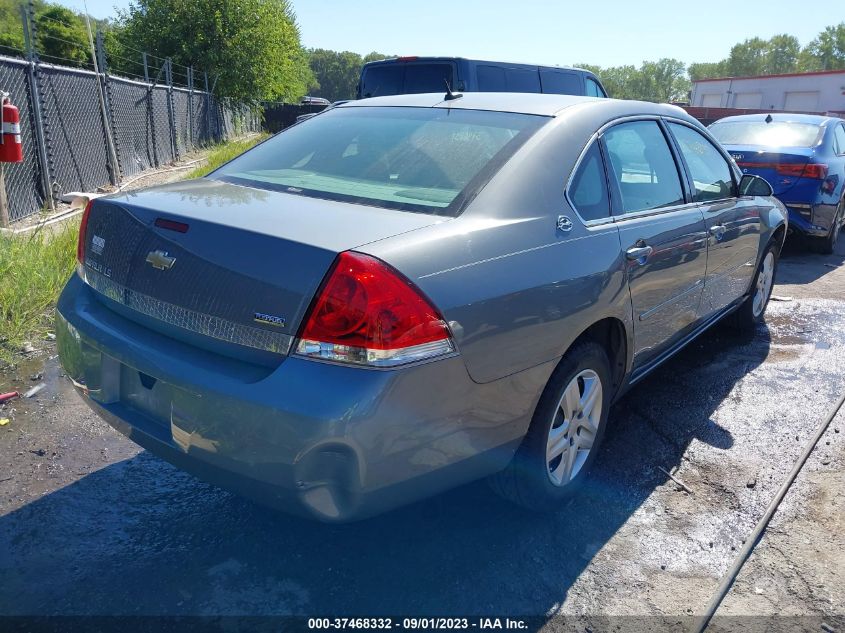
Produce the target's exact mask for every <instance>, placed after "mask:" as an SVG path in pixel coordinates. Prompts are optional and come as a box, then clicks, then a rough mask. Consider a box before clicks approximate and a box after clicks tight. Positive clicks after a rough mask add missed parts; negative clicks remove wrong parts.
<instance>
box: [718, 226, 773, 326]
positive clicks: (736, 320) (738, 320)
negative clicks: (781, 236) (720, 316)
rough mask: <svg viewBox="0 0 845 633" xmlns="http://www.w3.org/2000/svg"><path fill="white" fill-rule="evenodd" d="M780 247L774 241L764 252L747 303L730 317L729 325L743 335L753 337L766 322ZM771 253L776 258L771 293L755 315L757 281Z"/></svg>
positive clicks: (743, 303) (770, 287) (746, 299)
mask: <svg viewBox="0 0 845 633" xmlns="http://www.w3.org/2000/svg"><path fill="white" fill-rule="evenodd" d="M780 246H781V245H780V244H777V243H775V242H774V241H772V242H771V243H770V244H769V245H768V246H767V247H766V250H765V251H763V256H762V257H761V258H760V263H759V264H758V266H757V271H756V272H755V273H754V279H753V280H752V281H751V288H750V290H749V291H748V295H747V296H746V297H745V301H743V302H742V305H741V306H739V308H737V309H736V311H735V312H734V313H733V314H731V316H730V319H729V321H728V323H729V324H730V325H731V326H732V327H733V328H734V329H736V330H738V331H739V332H740V333H741V334H746V335H753V334H754V332H755V331H756V330H757V326H758V325H759V324H760V323H762V322H763V321H765V320H766V307H767V306H768V305H769V299H770V298H771V296H772V289H773V288H774V286H775V284H774V279H775V277H776V276H777V266H778V256H779V255H780ZM769 253H771V254H772V256H773V258H774V263H773V266H774V269H773V270H772V283H771V284H770V286H769V291H768V293H767V294H766V297H765V300H764V301H763V308H762V310H760V311H759V312H758V313H755V310H754V295H755V293H756V292H757V281H758V279H759V278H760V273H761V272H762V270H763V264H764V263H765V261H766V257H768V255H769Z"/></svg>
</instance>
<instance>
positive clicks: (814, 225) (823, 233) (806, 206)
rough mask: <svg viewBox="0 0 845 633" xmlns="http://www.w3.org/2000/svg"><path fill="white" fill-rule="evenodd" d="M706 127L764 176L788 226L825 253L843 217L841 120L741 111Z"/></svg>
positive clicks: (749, 170)
mask: <svg viewBox="0 0 845 633" xmlns="http://www.w3.org/2000/svg"><path fill="white" fill-rule="evenodd" d="M710 132H711V133H712V134H713V136H715V137H716V139H717V140H718V141H719V142H720V143H722V145H723V146H724V147H725V149H727V150H728V151H729V152H730V154H731V156H732V157H733V159H734V160H735V161H736V163H737V165H738V166H739V167H740V169H742V171H743V173H746V174H754V175H756V176H760V177H762V178H765V179H766V180H768V181H769V184H771V185H772V189H773V190H774V193H775V196H776V197H777V198H779V199H780V201H781V202H783V203H784V205H786V207H787V209H789V228H790V229H791V230H794V231H797V232H798V233H801V234H803V235H804V236H806V237H808V238H810V244H811V245H812V246H813V247H814V248H815V250H817V251H818V252H820V253H825V254H830V253H832V252H833V249H834V247H835V246H836V241H837V239H838V238H839V231H840V229H841V228H842V223H843V221H845V121H843V120H842V119H837V118H833V117H825V116H815V115H809V114H788V113H777V114H775V113H772V114H746V115H742V116H731V117H726V118H724V119H720V120H719V121H716V122H715V123H713V124H712V125H711V126H710Z"/></svg>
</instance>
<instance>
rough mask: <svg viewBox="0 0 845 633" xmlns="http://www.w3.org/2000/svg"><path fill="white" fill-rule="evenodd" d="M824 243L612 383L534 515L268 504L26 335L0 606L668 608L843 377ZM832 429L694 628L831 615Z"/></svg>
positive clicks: (838, 438)
mask: <svg viewBox="0 0 845 633" xmlns="http://www.w3.org/2000/svg"><path fill="white" fill-rule="evenodd" d="M839 247H840V248H839V253H838V254H837V255H833V256H830V257H823V256H820V255H813V254H806V253H804V252H803V251H801V250H800V249H797V248H795V247H794V246H793V247H792V248H788V249H787V252H786V253H785V255H784V257H783V259H782V260H781V266H780V270H779V272H778V278H777V281H778V282H779V283H778V285H777V286H776V288H775V291H774V292H775V294H776V295H781V296H783V297H787V298H791V300H789V301H773V302H772V303H771V304H770V307H769V315H770V316H769V319H768V321H767V325H766V326H765V327H761V328H760V329H759V331H758V333H757V336H756V338H754V339H753V340H752V341H743V340H739V339H737V338H736V337H735V336H734V335H732V334H731V333H730V332H729V331H728V330H726V329H724V328H721V327H717V328H715V329H714V330H712V331H711V332H709V333H707V334H705V335H704V336H702V337H701V338H700V339H699V340H698V341H696V342H694V343H693V344H692V345H691V346H690V347H689V348H688V349H686V350H685V351H684V352H682V353H681V354H679V355H678V356H677V357H676V358H675V359H673V360H672V361H670V362H669V363H668V364H667V365H665V366H664V367H663V368H662V369H660V370H658V371H657V372H655V373H654V374H653V375H652V376H651V377H650V378H649V379H647V380H646V381H645V382H644V383H642V384H641V385H639V386H638V387H637V388H635V389H634V390H632V391H631V392H630V394H629V395H628V396H626V397H625V398H624V399H623V401H621V402H620V403H618V404H617V405H616V406H615V408H614V411H613V412H612V413H611V417H612V422H613V424H612V426H611V428H610V429H609V431H608V435H607V437H606V443H605V445H604V447H603V450H602V453H601V455H600V457H599V460H598V462H597V468H596V471H595V474H594V476H593V478H592V480H591V482H590V485H589V486H588V489H587V491H586V494H585V495H584V496H583V497H582V498H579V499H578V500H576V501H575V502H573V503H572V504H571V505H570V507H569V508H568V509H567V510H566V511H565V512H563V513H561V514H558V515H555V516H536V515H531V514H527V513H525V512H523V511H520V510H518V509H516V508H513V507H511V506H510V505H508V504H506V503H505V502H503V501H500V500H499V499H498V498H496V497H495V496H493V495H492V493H490V492H488V489H487V487H486V485H485V484H483V482H482V483H479V484H473V485H471V486H468V487H465V488H462V489H460V490H456V491H453V492H451V493H448V494H446V495H443V496H440V497H437V498H434V499H431V500H429V501H425V502H422V503H418V504H416V505H413V506H411V507H408V508H405V509H401V510H398V511H395V512H393V513H391V514H388V515H384V516H381V517H377V518H374V519H371V520H368V521H365V522H362V523H358V524H353V525H347V526H325V525H319V524H314V523H310V522H304V521H301V520H298V519H294V518H290V517H286V516H283V515H278V514H274V513H272V512H270V511H267V510H265V509H263V508H261V507H259V506H256V505H253V504H252V503H250V502H247V501H244V500H242V499H239V498H237V497H234V496H232V495H230V494H228V493H226V492H223V491H220V490H218V489H216V488H213V487H211V486H208V485H206V484H203V483H201V482H199V481H197V480H196V479H194V478H192V477H191V476H189V475H186V474H184V473H182V472H180V471H178V470H176V469H174V468H172V467H171V466H169V465H168V464H166V463H164V462H162V461H160V460H159V459H158V458H156V457H154V456H152V455H150V454H148V453H146V452H144V451H142V450H140V449H139V448H138V447H136V446H135V445H134V444H132V443H131V442H129V441H128V440H126V439H125V438H123V437H122V436H121V435H119V434H118V433H117V432H116V431H113V430H112V429H111V428H110V427H108V426H107V425H106V424H105V423H104V422H101V421H100V420H99V419H98V418H97V417H95V416H94V415H93V414H91V413H90V411H89V409H88V408H87V406H86V405H85V404H84V403H83V402H82V400H81V399H80V398H79V397H78V396H77V395H76V394H75V393H74V392H73V391H72V390H71V388H70V386H69V384H68V382H67V381H66V380H65V379H64V378H63V377H62V376H61V369H60V368H59V367H58V365H57V361H56V359H55V357H54V354H55V351H54V350H52V349H50V348H49V347H48V348H47V349H46V350H44V351H43V352H42V354H41V355H40V356H39V357H38V358H35V359H30V360H28V361H26V362H24V363H22V364H21V365H20V367H19V368H18V369H17V370H16V371H14V372H11V373H7V374H5V375H3V374H0V392H3V391H8V389H7V387H12V388H24V389H25V388H27V387H28V386H29V385H31V384H35V383H34V382H31V381H30V375H31V374H38V373H41V372H44V374H45V376H44V378H43V380H45V381H46V385H47V386H46V388H45V389H44V390H43V391H41V392H40V393H39V394H38V396H36V397H35V398H33V399H31V400H26V401H20V400H18V401H15V402H13V403H11V404H10V405H6V406H5V407H2V406H0V418H2V417H7V418H10V420H11V422H10V423H9V424H8V425H6V426H5V427H1V428H0V578H2V579H3V582H2V587H0V613H2V614H12V615H28V614H80V615H90V614H95V615H97V614H104V615H114V614H145V615H150V614H168V615H193V614H202V615H275V614H308V615H313V614H317V613H319V614H332V615H364V616H372V615H377V614H391V615H394V616H405V615H425V614H428V615H448V614H461V615H470V614H471V615H487V614H490V615H496V616H505V615H522V616H541V617H542V620H541V622H546V624H547V625H548V628H550V629H557V628H561V627H562V626H563V623H569V624H571V623H572V622H576V623H579V626H580V630H584V627H585V626H587V627H593V628H594V629H595V630H606V629H607V628H613V629H616V630H621V629H628V628H631V627H630V625H631V624H632V623H633V622H634V621H635V620H631V619H628V620H624V619H616V616H652V617H653V616H660V617H661V619H660V622H661V623H662V624H663V625H665V626H667V627H669V626H685V625H686V624H689V622H690V616H691V615H692V614H697V613H701V612H702V610H703V608H704V606H705V605H706V604H707V602H708V600H709V598H710V596H711V594H712V593H713V591H714V590H715V588H716V585H717V583H718V581H719V578H720V576H721V575H722V574H723V573H724V572H725V570H727V569H728V567H729V566H730V564H731V562H732V561H733V559H734V557H735V556H736V554H737V551H738V549H739V548H740V547H741V546H742V543H743V539H745V537H746V535H747V534H748V533H749V532H750V531H751V529H752V528H753V526H754V525H755V523H756V522H757V520H758V519H759V517H760V516H761V515H762V514H763V512H764V509H765V507H766V505H767V504H768V503H769V501H770V500H771V499H772V497H773V496H774V494H775V492H776V491H777V489H778V487H779V486H780V485H781V483H782V481H783V480H784V479H785V477H786V475H787V473H788V472H789V471H790V469H791V468H792V465H793V463H794V461H795V459H796V458H797V456H798V455H799V453H800V452H801V450H802V448H803V446H804V444H805V443H806V441H807V439H808V438H809V437H810V436H811V435H812V434H813V433H814V431H815V429H816V427H817V425H818V424H819V422H820V420H821V419H822V418H823V416H824V415H825V414H826V413H827V412H828V411H829V409H830V408H831V405H832V404H833V403H834V401H835V400H836V398H837V396H838V395H839V394H840V393H841V392H842V391H843V389H845V354H843V349H845V337H844V336H843V333H845V267H843V266H842V265H841V264H842V263H843V261H845V240H840V244H839ZM843 439H845V414H840V415H839V416H837V418H836V419H835V420H834V422H833V424H832V425H831V427H830V428H829V430H828V432H827V433H826V434H825V436H824V437H823V438H822V440H821V442H820V443H819V446H818V447H817V449H816V451H814V453H813V455H812V456H811V457H810V460H809V462H808V463H807V465H806V467H805V468H804V470H803V471H802V473H801V474H800V475H799V477H798V480H797V481H796V484H795V485H794V486H793V488H792V489H791V491H790V492H789V494H788V495H787V497H786V499H785V501H784V504H783V505H782V506H781V508H780V510H779V511H778V513H777V514H776V516H775V518H774V521H773V523H772V525H771V527H770V529H769V530H768V531H767V532H766V534H765V535H764V537H763V539H762V541H761V542H760V544H759V545H758V546H757V548H756V550H755V552H754V554H753V555H752V557H751V559H750V560H749V562H748V563H747V564H746V566H745V568H744V569H743V571H742V573H741V574H740V576H739V578H738V580H737V582H736V584H735V585H734V587H733V589H732V590H731V593H730V594H729V595H728V597H727V599H726V600H725V602H724V603H723V605H722V607H721V609H720V610H719V616H720V618H719V619H718V620H716V621H715V622H714V630H717V629H719V628H720V627H725V626H733V625H734V624H736V622H737V621H736V620H731V619H730V618H728V617H726V616H740V615H741V616H758V617H757V619H752V620H748V621H747V622H746V624H748V625H749V626H750V625H751V624H752V623H755V622H756V623H757V624H759V625H765V626H772V625H773V624H776V623H777V622H780V623H784V622H786V621H785V620H778V621H771V620H768V619H766V618H768V617H769V616H773V615H778V614H780V615H790V616H796V617H802V616H803V617H804V618H806V619H795V620H789V621H788V622H789V623H790V625H795V626H798V627H799V628H800V629H801V630H814V631H820V630H827V631H828V633H829V631H833V630H839V631H845V476H843V473H845V451H843V446H845V442H844V441H843ZM661 468H662V469H665V470H666V471H670V472H672V473H673V474H674V475H675V476H676V477H677V478H679V479H681V480H682V481H683V482H684V483H685V484H686V485H687V486H688V487H689V488H690V489H691V490H692V494H689V493H687V492H685V491H683V490H681V489H680V488H679V487H678V486H677V485H676V484H675V483H674V482H673V481H672V480H670V479H669V478H668V477H667V476H666V474H664V473H663V472H662V471H661V470H660V469H661ZM556 615H564V616H574V617H573V618H559V617H555V616H556ZM603 618H609V619H607V620H604V619H603ZM638 621H639V622H641V623H643V626H645V627H647V628H650V629H651V630H654V629H655V628H659V627H656V626H655V622H657V620H653V619H648V618H646V619H643V620H638ZM597 622H598V623H599V624H598V625H596V623H597ZM602 622H604V623H605V624H606V625H607V626H606V627H604V626H601V623H602ZM823 624H824V626H826V627H828V628H827V629H824V628H822V625H823ZM596 626H598V628H596ZM588 630H589V628H588ZM747 630H753V629H747ZM760 630H762V629H760ZM790 630H792V629H790Z"/></svg>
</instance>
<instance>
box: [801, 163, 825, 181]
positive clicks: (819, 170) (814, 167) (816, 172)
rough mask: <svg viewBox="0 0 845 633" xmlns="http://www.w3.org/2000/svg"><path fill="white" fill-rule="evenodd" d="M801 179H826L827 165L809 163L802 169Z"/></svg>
mask: <svg viewBox="0 0 845 633" xmlns="http://www.w3.org/2000/svg"><path fill="white" fill-rule="evenodd" d="M801 177H802V178H814V179H816V180H824V179H825V178H827V165H823V164H822V163H811V164H809V165H807V166H806V167H805V168H804V173H803V174H802V176H801Z"/></svg>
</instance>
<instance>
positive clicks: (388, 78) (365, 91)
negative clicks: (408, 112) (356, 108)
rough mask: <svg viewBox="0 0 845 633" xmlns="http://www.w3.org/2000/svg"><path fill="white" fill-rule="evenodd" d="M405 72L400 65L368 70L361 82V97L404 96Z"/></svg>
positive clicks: (374, 67) (376, 67) (375, 67)
mask: <svg viewBox="0 0 845 633" xmlns="http://www.w3.org/2000/svg"><path fill="white" fill-rule="evenodd" d="M404 71H405V69H404V68H403V67H402V66H400V65H399V64H396V65H393V64H389V65H385V66H373V67H371V68H368V69H367V71H366V72H365V73H364V77H363V79H362V80H361V96H362V97H364V98H367V97H383V96H385V95H398V94H402V83H403V80H404V79H403V78H404Z"/></svg>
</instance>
